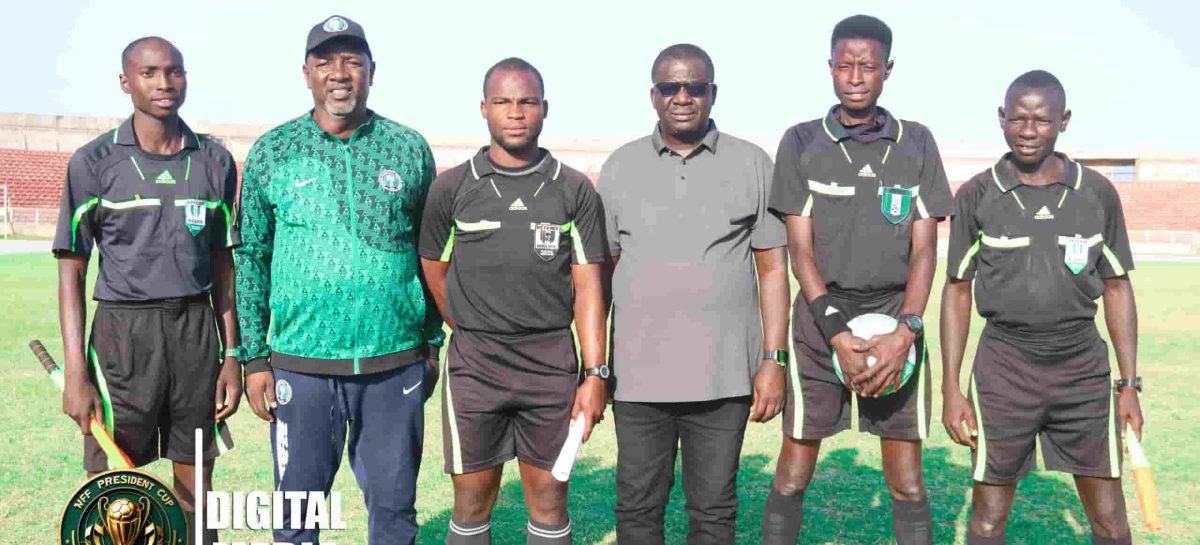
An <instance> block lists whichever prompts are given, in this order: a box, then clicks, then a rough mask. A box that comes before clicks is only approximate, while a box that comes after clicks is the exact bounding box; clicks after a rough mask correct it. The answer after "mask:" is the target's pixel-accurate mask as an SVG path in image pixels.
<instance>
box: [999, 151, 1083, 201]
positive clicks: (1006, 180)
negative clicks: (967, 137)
mask: <svg viewBox="0 0 1200 545" xmlns="http://www.w3.org/2000/svg"><path fill="white" fill-rule="evenodd" d="M1054 154H1055V155H1057V156H1058V157H1059V158H1060V159H1062V161H1063V164H1064V165H1066V166H1065V167H1064V168H1063V175H1062V178H1059V180H1058V181H1057V182H1054V183H1055V184H1058V185H1061V186H1063V187H1066V188H1068V189H1072V190H1075V191H1079V186H1080V185H1082V182H1083V169H1081V168H1079V165H1078V163H1076V162H1075V161H1072V160H1071V158H1070V157H1067V156H1066V154H1063V153H1059V152H1057V151H1056V152H1054ZM1011 159H1012V152H1011V151H1010V152H1008V153H1005V154H1004V157H1001V158H1000V160H999V161H997V162H996V164H995V165H992V181H994V182H996V187H999V188H1000V191H1001V192H1002V193H1008V192H1009V191H1012V190H1013V189H1016V188H1017V187H1018V186H1021V185H1024V184H1023V183H1022V182H1021V180H1019V179H1017V176H1016V175H1015V174H1013V173H1012V170H1010V169H1009V168H1008V165H1007V164H1005V163H1008V162H1009V160H1011Z"/></svg>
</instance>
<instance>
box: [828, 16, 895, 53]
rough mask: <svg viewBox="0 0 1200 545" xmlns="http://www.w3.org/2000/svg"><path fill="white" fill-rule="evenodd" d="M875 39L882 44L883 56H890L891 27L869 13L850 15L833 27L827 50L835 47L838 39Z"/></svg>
mask: <svg viewBox="0 0 1200 545" xmlns="http://www.w3.org/2000/svg"><path fill="white" fill-rule="evenodd" d="M854 39H864V40H875V41H877V42H879V43H880V45H882V46H883V58H884V60H887V59H889V58H891V56H892V29H891V28H890V27H888V26H887V23H885V22H883V21H881V20H879V18H878V17H872V16H870V15H851V16H850V17H847V18H845V19H842V20H841V21H840V22H838V24H836V25H834V27H833V36H832V37H831V38H830V39H829V50H830V51H833V49H834V48H835V47H837V43H838V40H854Z"/></svg>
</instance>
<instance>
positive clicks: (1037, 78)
mask: <svg viewBox="0 0 1200 545" xmlns="http://www.w3.org/2000/svg"><path fill="white" fill-rule="evenodd" d="M1031 90H1036V91H1048V92H1049V93H1048V96H1047V98H1049V99H1051V100H1054V101H1057V102H1058V107H1060V108H1062V109H1066V107H1067V90H1066V89H1065V88H1063V84H1062V82H1061V81H1058V78H1056V77H1054V74H1051V73H1050V72H1047V71H1045V70H1030V71H1028V72H1025V73H1024V74H1021V75H1019V76H1017V79H1014V80H1013V82H1012V83H1010V84H1009V85H1008V90H1006V91H1005V92H1004V101H1005V102H1006V103H1007V102H1008V98H1009V97H1010V96H1013V94H1014V93H1017V92H1021V91H1031Z"/></svg>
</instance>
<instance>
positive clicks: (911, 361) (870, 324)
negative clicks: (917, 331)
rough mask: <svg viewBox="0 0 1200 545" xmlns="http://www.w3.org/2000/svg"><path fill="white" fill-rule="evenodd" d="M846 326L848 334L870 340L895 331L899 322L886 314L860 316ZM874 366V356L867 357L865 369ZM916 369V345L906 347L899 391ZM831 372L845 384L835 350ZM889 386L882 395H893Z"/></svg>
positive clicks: (893, 391)
mask: <svg viewBox="0 0 1200 545" xmlns="http://www.w3.org/2000/svg"><path fill="white" fill-rule="evenodd" d="M847 325H849V326H850V334H851V335H854V336H855V337H858V338H860V339H863V340H867V341H869V340H871V337H874V336H876V335H885V334H888V333H891V332H893V331H895V330H896V326H897V325H899V322H897V321H896V319H895V318H892V317H891V316H888V315H887V314H875V313H870V314H861V315H859V316H856V317H855V318H854V319H853V320H850V321H849V322H848V323H847ZM873 365H875V356H867V367H871V366H873ZM916 368H917V343H916V342H914V343H913V345H912V346H910V347H908V359H907V360H905V362H904V369H903V370H901V371H900V386H899V387H898V388H896V390H899V389H900V388H903V387H904V384H905V383H907V382H908V379H910V378H912V375H913V371H915V370H916ZM833 371H834V372H835V373H837V377H838V380H840V381H842V383H843V384H845V383H846V377H845V375H843V374H842V366H841V365H838V357H837V350H833ZM896 390H893V389H892V387H891V386H888V387H887V389H886V390H884V391H883V395H888V394H892V393H895V391H896Z"/></svg>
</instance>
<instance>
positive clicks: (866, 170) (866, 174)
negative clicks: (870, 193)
mask: <svg viewBox="0 0 1200 545" xmlns="http://www.w3.org/2000/svg"><path fill="white" fill-rule="evenodd" d="M858 175H859V176H862V177H863V178H874V177H875V171H874V170H871V163H867V164H865V165H863V167H862V169H861V170H859V171H858Z"/></svg>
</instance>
